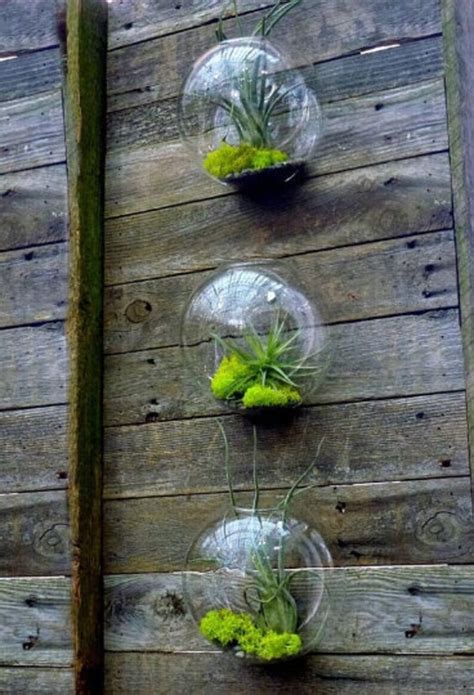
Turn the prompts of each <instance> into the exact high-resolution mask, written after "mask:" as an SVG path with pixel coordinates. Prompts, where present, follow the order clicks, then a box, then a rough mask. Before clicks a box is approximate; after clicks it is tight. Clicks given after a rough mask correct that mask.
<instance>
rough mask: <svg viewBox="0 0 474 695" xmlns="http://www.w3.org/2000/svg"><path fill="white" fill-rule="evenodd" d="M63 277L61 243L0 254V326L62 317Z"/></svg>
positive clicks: (64, 258) (64, 265) (64, 262)
mask: <svg viewBox="0 0 474 695" xmlns="http://www.w3.org/2000/svg"><path fill="white" fill-rule="evenodd" d="M67 274H68V268H67V248H66V245H65V244H64V243H62V244H51V245H47V246H38V247H33V248H30V249H28V251H24V250H22V251H7V252H4V253H0V327H4V326H10V327H12V326H21V325H23V324H28V323H37V322H41V321H54V320H56V319H63V318H65V315H66V299H67ZM0 343H1V335H0Z"/></svg>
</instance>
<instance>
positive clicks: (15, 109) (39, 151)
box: [0, 91, 65, 174]
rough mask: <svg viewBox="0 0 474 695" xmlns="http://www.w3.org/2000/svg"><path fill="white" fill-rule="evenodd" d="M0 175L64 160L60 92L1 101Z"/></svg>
mask: <svg viewBox="0 0 474 695" xmlns="http://www.w3.org/2000/svg"><path fill="white" fill-rule="evenodd" d="M0 133H1V137H2V143H1V147H0V155H1V156H0V174H3V173H5V172H8V171H15V170H18V169H28V168H30V167H37V166H41V165H43V164H55V163H57V162H62V161H63V160H64V159H65V151H64V122H63V109H62V101H61V92H60V91H55V92H49V93H47V94H35V95H33V96H30V97H25V98H23V99H14V100H13V101H5V102H0Z"/></svg>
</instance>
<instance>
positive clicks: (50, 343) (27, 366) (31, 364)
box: [0, 321, 67, 410]
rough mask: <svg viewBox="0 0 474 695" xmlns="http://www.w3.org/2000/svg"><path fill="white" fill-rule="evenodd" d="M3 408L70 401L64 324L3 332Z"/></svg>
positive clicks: (0, 382)
mask: <svg viewBox="0 0 474 695" xmlns="http://www.w3.org/2000/svg"><path fill="white" fill-rule="evenodd" d="M0 355H1V362H2V371H1V375H0V409H1V410H5V409H7V408H8V409H14V408H26V407H34V406H38V405H57V404H61V403H65V402H66V400H67V393H66V381H67V354H66V338H65V334H64V323H63V322H62V321H56V322H53V323H45V324H40V325H38V326H29V327H23V328H5V329H3V330H1V331H0Z"/></svg>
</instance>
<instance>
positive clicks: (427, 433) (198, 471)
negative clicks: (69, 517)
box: [0, 393, 469, 504]
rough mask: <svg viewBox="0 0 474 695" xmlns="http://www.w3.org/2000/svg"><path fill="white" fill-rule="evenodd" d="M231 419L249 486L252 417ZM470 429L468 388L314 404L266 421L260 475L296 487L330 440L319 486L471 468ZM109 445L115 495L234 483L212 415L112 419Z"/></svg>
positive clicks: (110, 487)
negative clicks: (133, 422)
mask: <svg viewBox="0 0 474 695" xmlns="http://www.w3.org/2000/svg"><path fill="white" fill-rule="evenodd" d="M0 422H1V421H0ZM223 425H224V428H225V431H226V435H227V438H228V440H229V445H230V451H231V466H232V471H233V482H234V486H235V487H236V488H237V489H249V488H250V487H251V483H250V481H251V479H252V424H251V422H250V421H249V420H247V419H245V418H242V417H241V416H239V415H234V416H231V417H226V418H225V420H224V422H223ZM466 429H467V427H466V410H465V394H464V393H456V394H447V395H436V396H418V397H415V398H406V399H393V400H388V401H383V400H379V401H372V402H366V403H352V404H348V405H334V406H321V407H314V408H309V409H304V410H302V411H301V412H299V413H298V414H297V416H295V417H294V418H293V419H292V420H291V421H289V422H285V421H283V422H278V421H276V422H274V423H266V424H265V425H261V426H260V427H259V428H258V450H257V451H258V459H257V460H258V469H259V479H260V482H261V484H262V485H264V486H265V487H284V486H287V487H290V486H291V484H292V483H293V481H294V480H295V479H296V477H297V475H298V472H299V470H300V467H301V465H300V462H301V461H307V462H308V463H309V461H310V460H311V456H313V455H315V452H316V450H317V448H318V445H319V443H320V441H321V439H323V438H324V443H323V447H322V450H321V453H320V457H319V459H318V462H317V465H316V467H315V469H314V473H313V474H312V476H311V480H312V482H313V484H318V485H329V484H332V483H348V482H359V483H360V482H369V481H383V480H403V479H414V478H434V477H438V476H439V477H441V476H450V475H453V476H458V475H468V474H469V462H468V452H467V431H466ZM104 446H105V452H104V455H105V480H104V484H105V488H104V495H105V498H106V499H111V498H121V497H151V496H153V495H167V494H168V495H172V494H189V493H191V492H215V491H218V490H225V489H226V481H225V475H224V467H223V463H224V451H223V442H222V437H221V433H220V431H219V429H218V427H217V424H216V422H215V420H214V419H212V418H199V419H197V420H181V421H177V422H167V423H150V424H149V425H140V426H132V427H120V428H117V427H111V428H108V429H106V431H105V445H104ZM157 504H159V502H157Z"/></svg>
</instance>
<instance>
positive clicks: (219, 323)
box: [181, 259, 330, 413]
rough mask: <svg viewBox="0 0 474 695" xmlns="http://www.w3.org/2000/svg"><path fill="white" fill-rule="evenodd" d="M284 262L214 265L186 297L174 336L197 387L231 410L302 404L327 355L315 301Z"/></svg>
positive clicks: (320, 314)
mask: <svg viewBox="0 0 474 695" xmlns="http://www.w3.org/2000/svg"><path fill="white" fill-rule="evenodd" d="M315 295H316V292H315V290H314V288H312V289H311V298H310V296H309V293H308V291H307V290H306V288H304V287H303V286H302V284H301V282H300V281H299V279H298V277H297V270H296V268H295V266H294V265H293V264H292V262H291V261H278V260H271V259H263V260H258V261H247V262H245V261H242V262H237V263H230V264H228V265H225V266H223V267H221V268H219V269H218V270H217V271H216V272H215V273H214V274H212V275H211V276H210V277H209V278H208V279H207V280H206V281H205V282H204V283H203V284H202V285H201V286H200V287H198V288H197V290H196V291H195V292H194V293H193V294H192V295H191V297H190V299H189V302H188V304H187V306H186V308H185V311H184V314H183V319H182V330H181V340H182V346H183V353H184V358H185V362H186V366H187V368H188V371H190V372H191V373H192V375H193V376H194V381H195V383H196V384H197V386H198V387H199V388H201V389H202V390H204V391H205V392H207V393H208V394H209V396H210V397H211V398H212V396H214V398H215V399H217V400H218V401H219V402H221V403H222V404H225V405H226V406H227V407H230V408H232V409H236V410H244V411H248V412H254V413H255V412H260V411H261V410H265V409H267V410H268V409H269V408H286V407H295V406H298V405H301V404H302V403H303V402H304V401H305V400H307V399H308V398H309V397H310V396H311V395H312V394H313V393H314V391H315V390H316V389H317V387H318V386H319V385H320V384H321V382H322V380H323V379H324V376H325V374H326V371H327V367H328V363H329V358H330V341H329V331H328V327H327V325H326V322H325V319H324V315H323V312H322V310H321V308H320V307H321V302H320V300H319V299H318V300H317V301H315Z"/></svg>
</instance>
